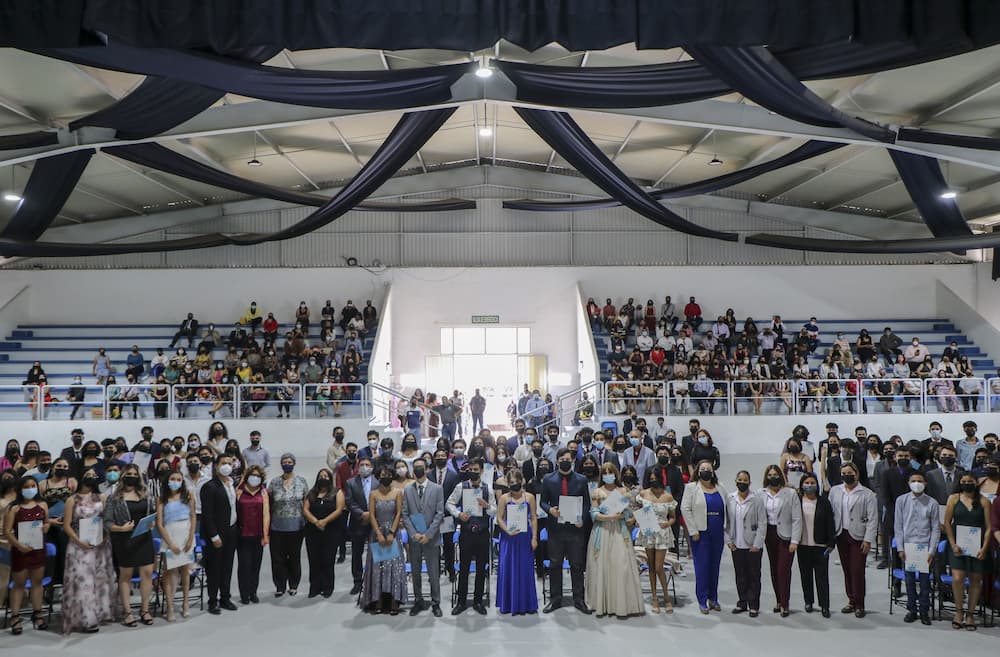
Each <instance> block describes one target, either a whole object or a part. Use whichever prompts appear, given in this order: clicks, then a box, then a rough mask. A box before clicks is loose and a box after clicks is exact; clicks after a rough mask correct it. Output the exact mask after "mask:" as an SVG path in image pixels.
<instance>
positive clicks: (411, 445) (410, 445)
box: [403, 440, 417, 449]
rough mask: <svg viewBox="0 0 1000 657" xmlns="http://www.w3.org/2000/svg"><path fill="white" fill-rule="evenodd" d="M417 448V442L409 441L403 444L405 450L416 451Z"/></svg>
mask: <svg viewBox="0 0 1000 657" xmlns="http://www.w3.org/2000/svg"><path fill="white" fill-rule="evenodd" d="M416 448H417V444H416V443H415V442H411V441H409V440H407V441H406V442H405V443H403V449H416Z"/></svg>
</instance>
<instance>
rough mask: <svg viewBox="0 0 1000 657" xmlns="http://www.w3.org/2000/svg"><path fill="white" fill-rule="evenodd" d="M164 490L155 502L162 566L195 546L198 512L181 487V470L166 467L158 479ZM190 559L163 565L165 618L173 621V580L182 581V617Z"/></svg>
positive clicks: (184, 612)
mask: <svg viewBox="0 0 1000 657" xmlns="http://www.w3.org/2000/svg"><path fill="white" fill-rule="evenodd" d="M160 483H161V484H162V488H163V494H162V495H161V496H160V498H159V500H158V501H157V504H156V529H157V531H158V532H159V533H160V536H161V537H162V538H163V543H162V545H161V551H162V552H163V553H165V554H166V556H165V561H164V566H166V564H167V563H170V562H169V560H170V559H171V556H174V557H179V556H181V555H185V554H189V553H190V554H192V555H193V553H192V550H193V549H194V539H195V530H196V529H197V515H196V514H195V508H194V496H193V495H192V494H191V491H189V490H188V489H187V488H185V487H184V476H183V475H182V474H181V473H180V472H170V471H167V473H166V474H165V475H163V477H162V478H161V479H160ZM190 570H191V562H187V563H184V564H182V565H180V566H177V567H173V568H167V567H164V568H163V572H161V574H162V575H163V584H164V591H165V595H164V597H165V598H166V607H167V616H166V618H167V622H173V621H174V583H175V581H176V580H175V578H178V579H179V580H180V584H181V617H182V618H187V617H188V613H189V612H188V593H189V591H190V586H191V577H190Z"/></svg>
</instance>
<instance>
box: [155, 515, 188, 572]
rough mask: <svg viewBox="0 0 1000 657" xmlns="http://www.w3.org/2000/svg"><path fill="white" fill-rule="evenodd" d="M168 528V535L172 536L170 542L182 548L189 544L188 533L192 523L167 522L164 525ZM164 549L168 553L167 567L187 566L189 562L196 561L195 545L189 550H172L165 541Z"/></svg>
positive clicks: (168, 568) (169, 568)
mask: <svg viewBox="0 0 1000 657" xmlns="http://www.w3.org/2000/svg"><path fill="white" fill-rule="evenodd" d="M164 529H165V530H167V535H168V536H169V537H170V542H171V543H173V544H174V545H175V546H177V547H178V548H179V549H180V550H183V549H184V546H185V545H187V540H188V534H189V533H190V530H191V525H190V523H188V522H185V521H180V522H171V523H167V525H166V526H165V527H164ZM163 551H164V553H165V554H166V557H167V558H166V561H167V563H166V569H167V570H173V569H174V568H180V567H181V566H186V565H187V564H189V563H193V562H194V547H193V546H192V549H191V550H189V551H188V552H183V551H182V552H179V553H178V552H171V551H170V550H169V549H168V548H167V547H166V542H164V547H163Z"/></svg>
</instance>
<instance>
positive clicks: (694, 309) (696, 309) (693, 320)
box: [684, 297, 702, 331]
mask: <svg viewBox="0 0 1000 657" xmlns="http://www.w3.org/2000/svg"><path fill="white" fill-rule="evenodd" d="M684 319H685V320H686V321H687V323H688V324H690V325H691V328H692V329H693V330H695V331H697V330H698V327H699V326H701V322H702V318H701V306H699V305H698V303H697V302H696V301H695V300H694V297H690V298H689V299H688V302H687V305H686V306H684Z"/></svg>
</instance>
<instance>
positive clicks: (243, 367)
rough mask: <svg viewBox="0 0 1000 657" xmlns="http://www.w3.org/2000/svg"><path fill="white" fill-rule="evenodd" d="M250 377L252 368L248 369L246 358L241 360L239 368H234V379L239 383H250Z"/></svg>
mask: <svg viewBox="0 0 1000 657" xmlns="http://www.w3.org/2000/svg"><path fill="white" fill-rule="evenodd" d="M252 376H253V368H251V367H250V363H249V361H247V359H246V358H243V359H241V360H240V364H239V366H238V367H237V368H236V377H237V378H238V379H239V380H240V383H250V378H251V377H252Z"/></svg>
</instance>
